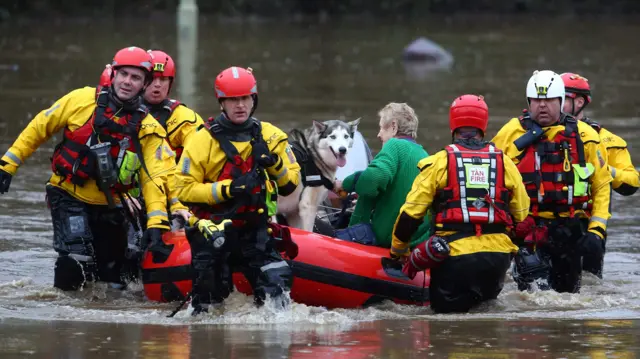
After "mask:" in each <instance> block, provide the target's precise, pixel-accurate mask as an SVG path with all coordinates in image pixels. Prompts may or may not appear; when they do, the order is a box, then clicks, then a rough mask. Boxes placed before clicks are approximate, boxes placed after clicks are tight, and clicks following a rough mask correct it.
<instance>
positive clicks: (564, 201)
mask: <svg viewBox="0 0 640 359" xmlns="http://www.w3.org/2000/svg"><path fill="white" fill-rule="evenodd" d="M521 122H522V126H523V127H524V128H525V129H527V130H528V129H529V127H530V126H531V123H530V122H532V120H530V119H526V120H521ZM561 123H563V124H564V126H565V130H564V131H562V132H559V133H557V134H556V136H555V137H554V139H553V140H549V139H548V138H547V136H546V135H543V136H541V137H540V138H539V139H538V140H536V141H535V142H534V143H532V144H531V145H529V146H527V147H526V148H525V149H524V150H523V151H522V153H521V154H520V155H519V156H518V157H517V158H518V160H519V163H518V164H517V167H518V170H519V171H520V174H521V175H522V180H523V182H524V184H525V188H526V190H527V194H528V195H529V198H530V199H531V207H530V211H531V213H532V215H533V216H538V213H539V212H553V213H555V215H556V217H558V214H559V213H563V212H569V213H570V215H571V216H572V217H573V214H574V211H575V210H576V209H581V210H584V211H586V212H587V214H589V212H588V211H590V209H591V203H590V198H589V197H590V196H589V192H590V191H589V177H590V176H591V174H592V173H593V171H594V169H593V165H591V164H590V163H586V160H585V155H584V143H583V142H582V139H581V137H580V133H579V131H578V122H577V121H576V119H574V118H573V117H571V116H566V115H565V117H563V119H562V120H561Z"/></svg>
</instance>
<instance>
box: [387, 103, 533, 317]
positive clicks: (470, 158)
mask: <svg viewBox="0 0 640 359" xmlns="http://www.w3.org/2000/svg"><path fill="white" fill-rule="evenodd" d="M488 120H489V109H488V107H487V104H486V103H485V101H484V99H483V97H482V96H476V95H464V96H460V97H458V98H456V99H455V101H453V103H452V104H451V107H450V109H449V126H450V128H451V136H452V144H450V145H448V146H447V147H445V149H444V150H441V151H439V152H437V153H436V154H435V155H432V156H430V157H427V158H425V159H423V160H421V161H420V162H418V168H419V169H420V173H419V174H418V176H417V177H416V179H415V181H414V182H413V187H412V189H411V191H410V192H409V194H408V195H407V199H406V202H405V204H404V205H403V206H402V208H401V209H400V214H399V215H398V218H397V220H396V223H395V226H394V228H393V241H392V244H391V257H392V258H396V259H401V260H404V259H406V257H407V256H409V258H408V259H407V260H406V263H405V264H404V267H403V272H404V273H405V274H406V275H407V276H409V277H410V278H413V277H415V275H416V273H417V272H420V271H423V270H425V269H429V268H430V269H431V285H430V288H429V294H430V300H431V308H432V309H433V310H434V311H435V312H436V313H451V312H467V311H469V309H471V308H472V307H474V306H476V305H477V304H479V303H481V302H483V301H486V300H490V299H495V298H496V297H497V296H498V294H499V293H500V292H501V291H502V287H503V284H504V277H505V275H506V272H507V269H508V268H509V264H510V262H511V255H512V253H515V252H516V251H517V250H518V247H517V246H515V245H514V244H513V243H512V242H511V239H510V238H509V236H508V235H507V234H506V233H507V229H508V228H509V227H512V226H513V220H515V221H516V222H520V221H522V220H524V219H525V218H526V217H527V210H528V209H529V198H528V197H527V193H526V191H525V188H524V185H523V184H522V177H520V173H518V169H517V168H516V166H515V165H514V163H513V162H512V161H511V160H510V159H509V158H508V157H507V156H504V155H503V153H502V151H500V150H499V149H498V148H497V147H496V146H494V145H493V144H492V143H490V142H485V141H484V140H483V139H484V134H485V132H486V129H487V123H488ZM430 208H431V210H432V211H433V212H432V213H433V215H434V223H435V227H434V229H435V234H434V235H433V236H431V237H430V238H429V239H428V240H427V241H425V242H422V243H420V244H419V245H418V246H416V248H415V249H414V250H413V252H411V253H410V252H409V241H410V240H411V237H412V235H413V234H414V233H415V231H416V230H417V229H418V228H419V227H420V225H421V224H422V222H423V219H424V217H425V215H426V213H427V210H429V209H430ZM512 216H513V219H512Z"/></svg>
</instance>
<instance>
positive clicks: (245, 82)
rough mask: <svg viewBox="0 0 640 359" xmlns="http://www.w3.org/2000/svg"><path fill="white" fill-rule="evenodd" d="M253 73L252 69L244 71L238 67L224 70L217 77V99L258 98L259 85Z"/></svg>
mask: <svg viewBox="0 0 640 359" xmlns="http://www.w3.org/2000/svg"><path fill="white" fill-rule="evenodd" d="M252 71H253V70H252V69H251V68H250V67H249V68H247V69H244V68H242V67H236V66H233V67H229V68H228V69H226V70H223V71H222V72H221V73H220V74H218V76H217V77H216V83H215V90H216V98H217V99H218V100H221V99H223V98H225V97H242V96H249V95H251V96H258V85H257V84H256V78H255V77H254V76H253V74H252Z"/></svg>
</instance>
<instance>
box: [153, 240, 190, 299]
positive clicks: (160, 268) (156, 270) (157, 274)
mask: <svg viewBox="0 0 640 359" xmlns="http://www.w3.org/2000/svg"><path fill="white" fill-rule="evenodd" d="M162 241H163V242H164V243H166V244H167V245H173V247H172V249H171V254H169V257H168V258H167V260H166V261H164V262H162V263H156V262H154V261H153V255H152V254H151V253H150V252H149V251H146V252H145V254H144V257H143V259H142V264H141V267H142V283H143V285H144V294H145V296H146V297H147V299H149V300H152V301H156V302H172V301H176V300H182V299H184V298H185V297H186V296H187V294H188V293H189V292H191V286H192V283H191V280H192V276H191V246H190V245H189V241H188V240H187V237H186V236H185V233H184V230H178V231H174V232H167V233H165V234H163V235H162Z"/></svg>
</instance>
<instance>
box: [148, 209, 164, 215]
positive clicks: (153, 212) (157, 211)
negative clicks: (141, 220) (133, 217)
mask: <svg viewBox="0 0 640 359" xmlns="http://www.w3.org/2000/svg"><path fill="white" fill-rule="evenodd" d="M157 216H163V217H167V212H165V211H161V210H159V209H156V210H155V211H151V212H149V213H147V217H157Z"/></svg>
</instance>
